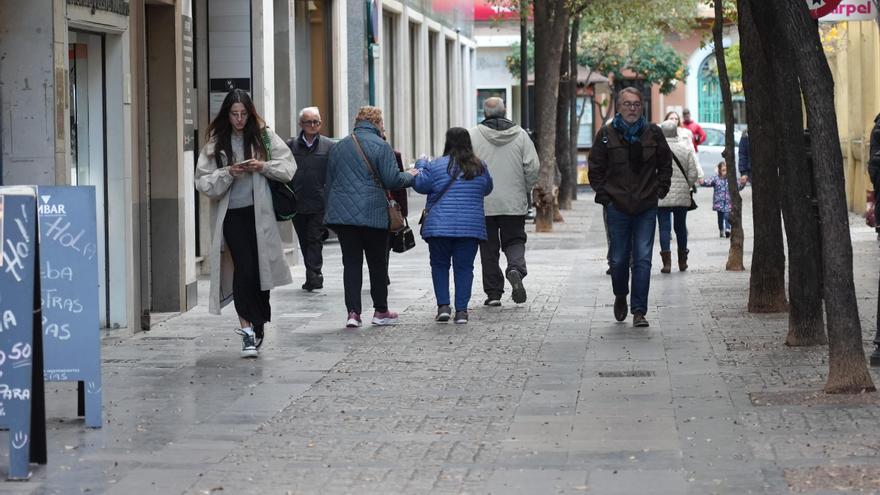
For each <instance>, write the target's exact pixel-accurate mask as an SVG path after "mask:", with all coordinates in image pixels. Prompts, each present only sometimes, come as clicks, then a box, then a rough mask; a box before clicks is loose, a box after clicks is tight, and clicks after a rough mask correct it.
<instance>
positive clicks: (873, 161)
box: [868, 114, 880, 366]
mask: <svg viewBox="0 0 880 495" xmlns="http://www.w3.org/2000/svg"><path fill="white" fill-rule="evenodd" d="M868 175H869V176H870V177H871V185H872V186H874V201H877V195H878V194H880V114H877V117H875V118H874V128H873V129H872V130H871V144H870V147H869V148H868ZM876 321H877V323H876V326H877V327H876V330H877V333H876V334H875V335H880V299H878V300H877V320H876ZM874 343H875V344H877V345H878V346H880V342H877V339H876V337H875V340H874ZM875 352H876V351H875ZM871 365H872V366H873V365H874V362H873V360H872V362H871Z"/></svg>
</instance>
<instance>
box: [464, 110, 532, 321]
mask: <svg viewBox="0 0 880 495" xmlns="http://www.w3.org/2000/svg"><path fill="white" fill-rule="evenodd" d="M483 112H484V113H485V116H486V118H485V120H483V121H482V122H480V124H479V125H478V126H476V127H474V128H473V129H471V130H470V134H471V142H472V143H473V146H474V153H475V154H476V155H477V157H478V158H480V159H481V160H483V161H484V162H486V165H487V166H488V168H489V174H490V175H491V176H492V181H493V182H494V184H495V188H494V189H493V191H492V193H491V194H489V195H488V196H486V199H485V202H484V206H485V210H486V212H485V214H486V231H487V234H488V236H489V238H488V239H487V240H486V241H485V242H481V243H480V261H481V263H482V265H483V291H485V292H486V296H487V299H486V302H485V303H484V304H485V305H486V306H501V295H502V294H504V278H505V276H506V277H507V280H508V281H509V282H510V285H511V288H512V294H511V297H512V299H513V301H514V302H516V303H523V302H525V301H526V289H525V287H524V286H523V281H522V280H523V278H525V276H526V274H527V273H528V271H527V270H526V256H525V255H526V228H525V224H526V213H528V210H529V201H528V194H529V192H530V191H531V190H532V188H533V187H535V183H536V182H538V165H539V164H538V153H537V152H536V151H535V145H534V144H532V140H531V139H530V138H529V135H528V134H527V133H526V131H524V130H523V128H522V127H520V126H518V125H516V124H515V123H513V122H511V121H510V120H508V119H506V118H505V114H506V111H505V108H504V100H502V99H501V98H497V97H492V98H488V99H486V101H485V102H483ZM501 250H503V251H504V256H505V257H506V258H507V270H506V271H505V272H504V273H502V272H501V268H500V267H499V264H498V263H499V260H500V251H501Z"/></svg>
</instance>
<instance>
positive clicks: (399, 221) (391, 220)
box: [351, 132, 407, 232]
mask: <svg viewBox="0 0 880 495" xmlns="http://www.w3.org/2000/svg"><path fill="white" fill-rule="evenodd" d="M351 139H352V141H354V147H355V148H357V150H358V153H359V154H360V155H361V158H363V159H364V163H365V164H366V165H367V170H369V171H370V176H372V177H373V181H374V182H375V183H376V185H378V186H379V188H380V189H382V190H383V191H385V201H387V202H388V230H389V231H391V232H397V231H399V230H401V229H403V228H404V227H407V223H406V220H405V219H404V218H403V213H401V212H400V205H399V204H397V201H394V199H392V198H391V193H390V192H389V191H388V189H385V187H384V186H383V185H382V183H381V182H379V173H378V172H377V171H376V169H375V168H374V167H373V162H371V161H370V159H369V158H367V155H366V154H364V149H363V148H361V143H360V141H358V138H357V136H355V135H354V132H352V133H351Z"/></svg>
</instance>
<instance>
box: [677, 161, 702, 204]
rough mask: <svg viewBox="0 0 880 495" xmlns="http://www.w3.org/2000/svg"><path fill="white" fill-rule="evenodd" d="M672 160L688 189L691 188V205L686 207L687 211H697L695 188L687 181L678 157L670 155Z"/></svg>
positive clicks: (686, 175)
mask: <svg viewBox="0 0 880 495" xmlns="http://www.w3.org/2000/svg"><path fill="white" fill-rule="evenodd" d="M672 159H673V160H675V164H676V165H678V169H679V170H681V175H683V176H684V181H685V182H687V185H688V187H690V188H691V204H690V206H688V207H687V208H688V211H692V210H696V209H697V202H696V201H694V193H695V192H697V187H696V186H694V185H693V184H691V183H690V182H688V179H687V177H688V174H687V172H685V171H684V167H682V166H681V162H680V161H678V157H677V156H675V153H672Z"/></svg>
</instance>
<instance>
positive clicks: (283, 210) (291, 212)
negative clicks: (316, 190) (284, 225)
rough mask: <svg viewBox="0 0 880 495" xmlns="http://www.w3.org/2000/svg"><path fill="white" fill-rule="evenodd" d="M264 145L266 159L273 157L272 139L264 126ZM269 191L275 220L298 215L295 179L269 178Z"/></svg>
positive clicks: (284, 219)
mask: <svg viewBox="0 0 880 495" xmlns="http://www.w3.org/2000/svg"><path fill="white" fill-rule="evenodd" d="M263 147H264V148H266V161H269V160H271V159H272V140H271V139H270V138H269V131H268V130H267V129H266V128H263ZM269 191H270V192H271V194H272V208H273V209H274V210H275V220H277V221H279V222H285V221H287V220H290V219H292V218H293V217H295V216H296V195H295V194H294V193H293V181H290V182H278V181H277V180H271V179H269Z"/></svg>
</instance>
